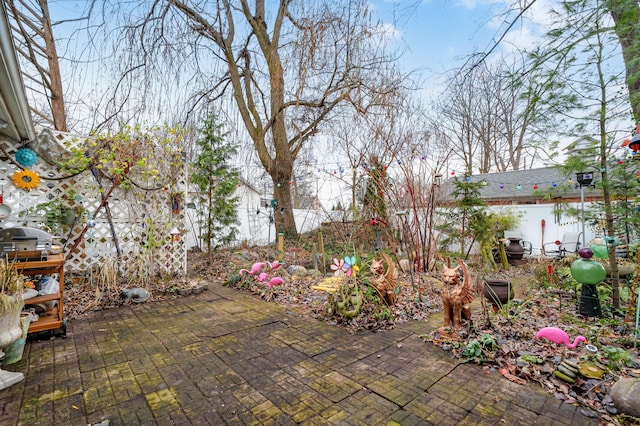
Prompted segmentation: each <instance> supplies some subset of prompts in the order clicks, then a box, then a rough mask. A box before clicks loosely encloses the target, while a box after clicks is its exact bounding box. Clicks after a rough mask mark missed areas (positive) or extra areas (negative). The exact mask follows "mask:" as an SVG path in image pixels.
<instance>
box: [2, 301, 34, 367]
mask: <svg viewBox="0 0 640 426" xmlns="http://www.w3.org/2000/svg"><path fill="white" fill-rule="evenodd" d="M33 315H34V314H33V313H32V312H24V311H23V312H22V313H21V314H20V328H21V329H22V336H20V338H19V339H18V340H16V341H15V342H13V343H11V344H10V345H8V346H6V347H5V348H4V358H3V359H2V365H9V364H13V363H14V362H18V361H20V360H21V359H22V354H23V353H24V345H25V344H26V343H27V334H28V332H29V324H31V319H32V318H33Z"/></svg>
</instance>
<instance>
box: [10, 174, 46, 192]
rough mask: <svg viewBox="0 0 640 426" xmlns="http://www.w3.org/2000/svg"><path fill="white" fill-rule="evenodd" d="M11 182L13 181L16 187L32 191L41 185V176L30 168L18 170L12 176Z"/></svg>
mask: <svg viewBox="0 0 640 426" xmlns="http://www.w3.org/2000/svg"><path fill="white" fill-rule="evenodd" d="M11 182H13V184H14V185H15V186H16V188H19V189H25V190H27V191H31V190H32V189H35V188H37V187H38V185H40V176H39V175H38V173H36V172H34V171H32V170H29V169H22V170H17V171H16V172H15V173H14V174H13V175H12V176H11Z"/></svg>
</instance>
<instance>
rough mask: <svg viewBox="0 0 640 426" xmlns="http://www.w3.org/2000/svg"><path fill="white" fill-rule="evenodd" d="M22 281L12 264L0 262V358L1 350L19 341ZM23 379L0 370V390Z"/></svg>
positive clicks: (17, 374)
mask: <svg viewBox="0 0 640 426" xmlns="http://www.w3.org/2000/svg"><path fill="white" fill-rule="evenodd" d="M22 292H23V279H22V276H21V275H20V274H18V271H17V269H16V267H15V265H13V264H12V263H9V262H7V261H4V262H0V358H1V357H2V356H4V352H2V349H3V348H5V347H7V346H9V345H10V344H11V343H13V342H15V341H16V340H18V339H20V337H21V336H22V327H21V324H20V312H21V311H22V308H23V306H24V300H23V298H22ZM22 379H24V375H23V374H22V373H14V372H10V371H4V370H0V390H1V389H4V388H6V387H9V386H12V385H14V384H15V383H18V382H19V381H21V380H22Z"/></svg>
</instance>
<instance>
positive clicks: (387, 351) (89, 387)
mask: <svg viewBox="0 0 640 426" xmlns="http://www.w3.org/2000/svg"><path fill="white" fill-rule="evenodd" d="M432 329H433V326H431V325H429V324H428V323H426V322H410V323H406V324H401V325H399V326H397V327H396V328H394V329H393V330H388V331H383V332H378V333H363V334H360V335H351V334H349V333H348V332H347V331H345V330H344V329H342V328H339V327H335V326H331V325H328V324H326V323H323V322H319V321H316V320H314V319H313V318H311V317H310V316H309V315H307V314H306V313H305V311H304V309H302V308H298V307H295V308H290V307H284V306H282V305H277V304H272V303H266V302H262V301H260V300H257V299H255V298H253V297H251V296H250V295H247V294H245V293H242V292H239V291H237V290H234V289H229V288H225V287H222V286H221V285H218V284H212V285H210V287H209V290H208V291H205V292H203V293H201V294H199V295H196V296H187V297H182V298H179V299H175V300H170V301H161V302H154V303H144V304H139V305H131V306H128V307H124V308H121V309H115V310H107V311H102V312H96V313H92V314H90V315H89V316H87V317H85V318H83V319H81V320H75V321H70V322H69V325H68V333H67V337H66V338H61V337H57V338H55V339H48V338H47V339H44V340H32V341H29V342H27V345H26V347H25V352H24V356H23V358H22V360H21V361H20V362H18V363H15V364H12V365H9V366H6V367H5V369H6V370H10V371H20V372H23V373H24V374H25V380H23V381H22V382H20V383H18V384H16V385H14V386H12V387H10V388H8V389H5V390H2V391H0V424H2V425H13V424H16V425H18V424H19V425H87V424H98V423H100V422H103V421H106V420H108V421H109V424H110V425H225V424H229V425H236V424H240V425H244V424H248V425H250V424H251V425H252V424H255V425H293V424H301V425H429V424H442V425H497V424H505V425H534V424H539V425H573V424H575V425H597V424H598V421H597V419H595V418H590V417H586V416H584V415H583V414H582V409H581V408H579V407H574V406H572V405H569V404H564V403H563V402H562V401H559V400H557V399H555V398H554V397H553V395H550V394H547V393H545V392H543V391H542V390H541V389H540V387H539V386H538V387H536V386H521V385H518V384H515V383H512V382H510V381H508V380H506V379H504V378H502V377H501V376H500V375H499V374H497V373H490V374H485V373H484V372H483V371H482V369H481V368H480V367H478V366H476V365H471V364H460V363H459V362H458V361H456V360H454V359H452V358H451V357H450V354H448V353H447V352H444V351H442V350H441V349H440V348H438V347H435V346H434V345H432V344H429V343H425V342H424V341H423V340H422V339H421V338H420V335H422V334H426V333H429V332H430V331H431V330H432ZM105 423H106V422H105Z"/></svg>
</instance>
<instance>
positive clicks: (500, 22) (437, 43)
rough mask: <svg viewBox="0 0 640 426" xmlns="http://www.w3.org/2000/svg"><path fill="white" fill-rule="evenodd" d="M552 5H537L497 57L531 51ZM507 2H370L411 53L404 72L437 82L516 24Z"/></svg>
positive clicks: (543, 2)
mask: <svg viewBox="0 0 640 426" xmlns="http://www.w3.org/2000/svg"><path fill="white" fill-rule="evenodd" d="M551 2H552V0H537V1H536V3H535V4H534V5H533V7H531V8H530V9H529V10H528V11H527V12H526V14H525V16H524V19H522V20H518V21H517V23H516V25H514V26H513V27H512V28H511V29H510V30H509V31H508V34H507V36H506V37H505V39H504V40H503V42H502V43H501V44H500V46H499V48H498V49H497V50H496V51H495V53H494V55H498V54H505V53H506V54H508V52H509V51H511V50H513V46H519V47H525V46H530V45H532V44H533V42H534V41H535V40H536V38H537V37H536V36H535V34H536V33H538V32H539V30H540V28H541V27H540V23H541V22H545V20H546V19H547V17H548V15H547V10H548V8H549V5H550V3H551ZM512 3H513V1H509V0H507V1H505V0H425V1H422V2H418V1H414V0H396V1H392V0H370V4H371V7H372V9H373V10H374V12H375V13H376V14H377V15H378V16H379V17H380V18H381V19H382V20H383V24H385V26H386V28H388V27H390V26H393V27H392V28H389V29H388V31H389V34H390V36H391V37H393V38H394V39H395V40H396V41H397V43H399V45H400V46H404V48H405V49H406V51H405V53H404V55H403V58H402V63H403V66H404V67H405V70H416V69H419V70H421V71H422V75H423V78H426V79H427V80H430V81H433V77H436V78H437V77H439V76H441V75H442V74H443V73H444V72H445V71H447V70H450V69H452V68H456V67H460V66H461V65H462V64H463V62H464V58H465V57H466V56H467V55H469V54H471V53H473V52H484V51H487V50H489V49H490V48H491V46H492V45H493V44H494V40H497V39H498V38H499V37H500V36H501V35H502V34H503V32H505V31H506V30H507V27H508V25H509V23H511V22H513V20H514V19H516V13H514V12H513V11H510V6H511V5H512Z"/></svg>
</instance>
